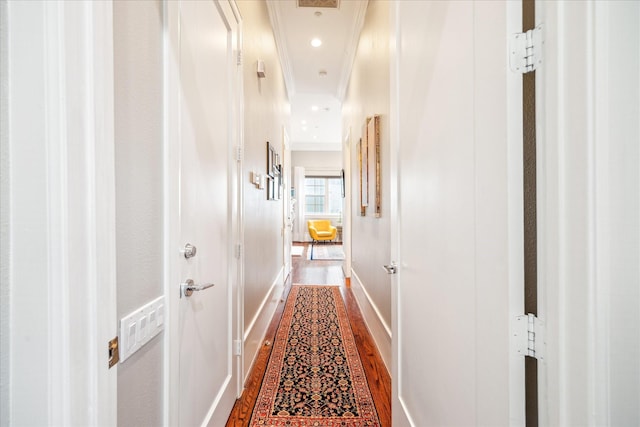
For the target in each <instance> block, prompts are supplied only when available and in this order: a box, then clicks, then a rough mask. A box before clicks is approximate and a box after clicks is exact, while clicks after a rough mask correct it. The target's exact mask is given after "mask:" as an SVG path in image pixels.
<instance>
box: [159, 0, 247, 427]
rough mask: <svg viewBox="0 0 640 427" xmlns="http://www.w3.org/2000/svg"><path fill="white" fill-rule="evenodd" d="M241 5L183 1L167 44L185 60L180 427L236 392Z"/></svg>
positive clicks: (177, 370)
mask: <svg viewBox="0 0 640 427" xmlns="http://www.w3.org/2000/svg"><path fill="white" fill-rule="evenodd" d="M172 7H174V8H175V5H172ZM236 12H237V10H236V9H235V5H234V4H230V3H229V2H226V1H220V2H218V1H214V0H206V1H182V2H180V3H179V6H178V9H177V10H176V9H174V13H177V15H178V22H179V37H177V39H176V38H175V37H174V38H172V39H173V40H174V42H173V43H172V44H171V47H170V49H172V50H173V49H174V48H175V46H176V44H175V43H176V42H177V46H178V49H177V52H175V50H173V51H171V52H170V55H172V54H174V53H177V56H173V58H170V59H169V61H172V60H173V59H175V58H178V59H177V62H178V66H177V69H175V71H176V73H177V75H178V76H179V79H178V82H179V83H178V87H177V88H176V90H177V91H178V93H179V96H178V97H177V99H178V106H177V110H176V111H175V113H176V115H177V116H178V125H177V129H176V133H177V139H178V144H179V150H178V152H177V154H178V156H179V161H178V165H177V166H178V170H179V172H178V179H179V184H178V185H179V188H178V191H179V195H178V203H179V206H178V214H177V215H178V217H177V221H176V223H177V227H179V232H178V233H177V235H176V240H177V242H176V245H177V246H179V247H180V248H183V253H180V254H178V253H177V252H178V251H177V250H176V254H175V256H174V257H173V258H172V261H173V262H174V263H175V267H174V268H175V271H176V272H178V273H177V274H179V279H178V282H179V283H176V284H175V285H176V287H172V288H171V289H172V290H171V294H170V298H173V299H174V302H173V304H172V309H173V310H174V311H173V313H175V314H176V315H177V316H176V317H175V318H174V320H173V322H174V323H172V326H173V327H175V328H176V329H175V330H174V331H175V336H174V338H175V339H174V340H172V344H171V346H172V349H173V348H174V347H175V346H177V347H178V349H177V350H175V349H173V352H172V353H171V355H172V356H171V357H172V358H173V360H172V366H173V370H174V372H173V374H174V377H173V383H172V384H173V386H170V391H169V392H170V393H171V392H173V391H175V389H176V388H177V390H179V395H178V396H177V408H174V409H173V413H172V414H171V415H170V422H171V423H176V424H179V425H181V426H196V425H198V426H200V425H211V426H220V425H224V423H225V422H226V420H227V418H228V416H229V413H230V411H231V408H232V406H233V403H234V401H235V398H236V391H237V390H236V388H237V384H236V379H235V377H236V375H237V372H236V369H237V356H235V355H234V352H233V345H232V344H233V341H234V336H233V333H234V330H235V329H236V328H235V326H236V323H235V317H234V316H236V314H237V313H236V310H235V307H236V305H235V304H236V286H237V284H236V279H237V260H236V257H235V251H234V248H235V242H236V241H237V240H236V239H237V233H236V229H237V224H236V222H235V219H234V216H235V215H236V214H237V209H236V207H237V203H238V194H237V185H236V184H237V180H236V178H237V176H236V175H235V174H236V170H237V162H236V159H235V156H234V155H233V153H234V147H235V145H236V144H237V143H238V142H237V135H238V133H237V129H238V126H237V123H238V122H237V121H238V120H239V116H238V115H237V113H236V112H237V108H236V105H237V102H238V97H237V95H238V93H237V86H236V85H237V74H236V73H237V63H236V60H237V59H236V58H237V55H238V53H237V51H236V46H237V41H238V33H237V28H238V22H237V17H238V15H237V14H236ZM170 13H171V12H170ZM174 28H175V27H174ZM170 108H171V106H170ZM187 244H189V245H192V246H193V247H194V248H195V250H188V249H187V246H186V245H187ZM187 283H188V284H190V285H191V287H189V288H187V287H185V285H184V284H187ZM178 285H179V286H180V292H178V289H177V286H178ZM176 300H177V301H176ZM176 359H177V360H176ZM175 375H177V377H176V376H175ZM176 382H177V384H176ZM173 403H174V402H170V404H173ZM176 412H177V413H176Z"/></svg>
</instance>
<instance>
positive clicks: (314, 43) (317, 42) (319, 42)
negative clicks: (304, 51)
mask: <svg viewBox="0 0 640 427" xmlns="http://www.w3.org/2000/svg"><path fill="white" fill-rule="evenodd" d="M321 45H322V40H320V39H319V38H317V37H316V38H314V39H312V40H311V46H313V47H320V46H321Z"/></svg>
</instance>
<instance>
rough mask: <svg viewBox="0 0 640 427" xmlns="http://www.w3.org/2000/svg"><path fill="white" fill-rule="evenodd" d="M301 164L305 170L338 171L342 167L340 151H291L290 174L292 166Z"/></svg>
mask: <svg viewBox="0 0 640 427" xmlns="http://www.w3.org/2000/svg"><path fill="white" fill-rule="evenodd" d="M296 166H302V167H303V168H305V170H306V171H313V172H321V171H325V170H326V171H331V172H335V171H340V170H341V169H342V152H341V151H292V152H291V175H292V176H293V168H294V167H296Z"/></svg>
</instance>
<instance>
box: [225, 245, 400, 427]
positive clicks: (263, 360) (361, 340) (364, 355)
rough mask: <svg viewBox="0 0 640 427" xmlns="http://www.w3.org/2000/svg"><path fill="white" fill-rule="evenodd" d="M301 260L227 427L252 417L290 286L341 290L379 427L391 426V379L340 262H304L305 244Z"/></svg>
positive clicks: (296, 259) (297, 260) (243, 423)
mask: <svg viewBox="0 0 640 427" xmlns="http://www.w3.org/2000/svg"><path fill="white" fill-rule="evenodd" d="M304 246H305V249H304V252H303V253H302V256H296V257H293V270H292V272H291V275H290V276H289V278H288V279H287V282H286V283H285V291H284V294H283V296H282V298H281V300H280V304H279V305H278V308H277V310H276V313H275V314H274V316H273V320H272V321H271V324H270V325H269V329H268V330H267V334H266V336H265V345H264V346H263V347H262V348H261V349H260V351H259V353H258V355H257V357H256V361H255V364H254V366H253V367H252V368H251V371H250V373H249V379H248V381H247V383H246V385H245V390H244V393H243V394H242V396H241V397H240V399H238V400H237V401H236V404H235V406H234V408H233V411H232V413H231V415H230V416H229V421H228V422H227V427H241V426H242V427H244V426H248V425H249V422H250V420H251V414H252V411H253V408H254V405H255V402H256V398H257V396H258V393H259V391H260V385H261V384H262V379H263V377H264V373H265V370H266V368H267V363H268V361H269V356H270V354H271V349H272V347H271V345H266V343H269V344H271V343H273V340H274V337H275V333H276V330H277V328H278V324H279V322H280V319H281V317H282V311H283V309H284V305H285V301H286V299H287V296H288V294H289V292H290V291H291V285H292V284H306V285H314V284H340V290H341V293H342V296H343V298H344V302H345V305H346V308H347V312H348V315H349V320H350V322H351V328H352V331H353V335H354V337H355V340H356V346H357V348H358V352H359V353H360V359H361V361H362V365H363V367H364V370H365V374H366V376H367V380H368V383H369V389H370V390H371V394H372V397H373V400H374V403H375V406H376V410H377V412H378V417H379V418H380V423H381V426H383V427H388V426H391V377H390V376H389V372H388V370H387V368H386V367H385V366H384V363H383V361H382V359H381V357H380V354H379V353H378V350H377V348H376V346H375V343H374V342H373V339H372V337H371V334H370V333H369V331H368V329H367V327H366V324H365V322H364V319H363V317H362V314H361V313H360V309H359V308H358V305H357V302H356V300H355V297H354V296H353V293H352V291H351V289H350V288H349V287H347V285H346V284H345V278H344V274H343V272H342V263H343V262H342V261H310V260H308V259H307V251H308V250H309V245H308V244H305V245H304Z"/></svg>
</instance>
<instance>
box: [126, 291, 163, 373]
mask: <svg viewBox="0 0 640 427" xmlns="http://www.w3.org/2000/svg"><path fill="white" fill-rule="evenodd" d="M163 329H164V296H161V297H158V298H156V299H154V300H153V301H151V302H149V303H147V304H145V305H143V306H142V307H140V308H138V309H137V310H135V311H133V312H131V313H129V314H128V315H126V316H125V317H123V318H122V319H120V333H119V337H118V339H119V341H120V363H122V362H124V361H125V360H127V358H128V357H129V356H131V355H132V354H133V353H135V352H136V351H138V350H139V349H140V348H142V346H143V345H145V344H146V343H148V342H149V341H151V339H152V338H153V337H155V336H156V335H158V334H159V333H160V331H162V330H163Z"/></svg>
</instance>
